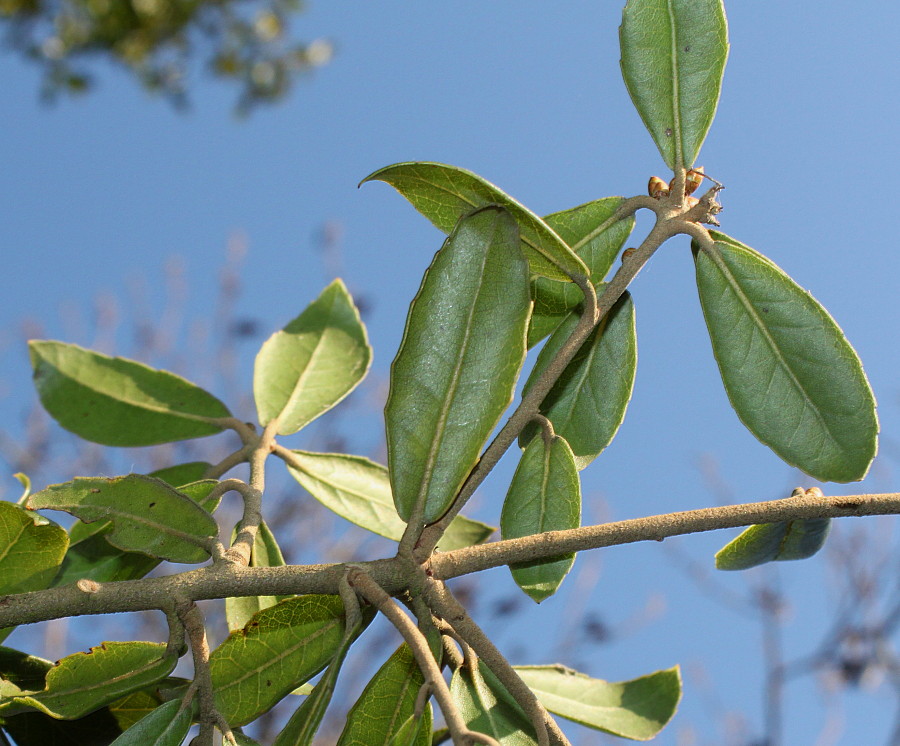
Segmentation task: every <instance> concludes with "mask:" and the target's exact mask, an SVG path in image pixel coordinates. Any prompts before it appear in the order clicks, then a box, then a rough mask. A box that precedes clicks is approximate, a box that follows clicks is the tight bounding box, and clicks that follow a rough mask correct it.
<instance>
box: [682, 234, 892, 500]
mask: <svg viewBox="0 0 900 746" xmlns="http://www.w3.org/2000/svg"><path fill="white" fill-rule="evenodd" d="M712 236H713V238H714V240H715V247H716V251H715V252H706V251H702V250H700V249H699V247H698V246H696V245H695V246H694V257H695V261H696V265H697V287H698V290H699V292H700V302H701V304H702V306H703V315H704V316H705V317H706V325H707V327H708V328H709V336H710V339H711V340H712V346H713V352H714V353H715V356H716V361H717V362H718V364H719V371H720V372H721V374H722V380H723V382H724V383H725V390H726V391H727V392H728V398H729V399H730V400H731V405H732V406H733V407H734V409H735V411H736V412H737V415H738V417H740V419H741V422H743V423H744V425H746V426H747V428H748V429H749V430H750V432H752V433H753V434H754V435H755V436H756V437H757V438H759V440H761V441H762V442H763V443H765V444H766V445H767V446H769V448H771V449H772V450H773V451H775V453H777V454H778V455H779V456H780V457H781V458H782V459H784V460H785V461H786V462H787V463H789V464H791V465H792V466H796V467H797V468H798V469H801V470H802V471H804V472H806V473H807V474H809V475H810V476H812V477H815V478H816V479H819V480H821V481H823V482H824V481H833V482H850V481H854V480H859V479H862V478H863V477H864V476H865V475H866V472H867V471H868V469H869V465H870V464H871V463H872V459H873V458H874V457H875V451H876V448H877V438H878V419H877V416H876V414H875V398H874V396H873V394H872V390H871V388H870V387H869V382H868V381H867V380H866V375H865V373H864V372H863V368H862V363H860V361H859V358H858V357H857V355H856V352H855V351H854V350H853V348H852V347H851V346H850V343H849V342H848V341H847V340H846V338H845V337H844V334H843V332H841V330H840V329H839V328H838V326H837V324H836V323H835V322H834V319H832V318H831V316H829V315H828V312H827V311H826V310H825V309H824V308H822V306H821V305H819V303H818V302H817V301H816V300H815V298H813V297H812V296H811V295H810V294H809V293H808V292H806V291H805V290H804V289H803V288H801V287H800V286H798V285H797V284H796V283H795V282H794V281H793V280H792V279H791V278H790V277H788V276H787V275H786V274H785V273H784V272H782V271H781V269H779V268H778V267H777V266H775V264H773V263H772V262H771V261H769V260H768V259H766V258H765V257H764V256H762V255H761V254H758V253H757V252H755V251H754V250H753V249H751V248H749V247H747V246H744V245H743V244H741V243H738V242H737V241H735V240H734V239H733V238H729V237H728V236H726V235H724V234H722V233H715V232H713V233H712Z"/></svg>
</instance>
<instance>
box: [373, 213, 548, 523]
mask: <svg viewBox="0 0 900 746" xmlns="http://www.w3.org/2000/svg"><path fill="white" fill-rule="evenodd" d="M528 285H529V283H528V266H527V264H526V263H525V260H524V259H523V258H522V254H521V252H520V251H519V240H518V232H517V230H516V224H515V222H514V221H513V219H512V218H511V217H510V215H509V213H508V212H507V211H506V210H505V209H503V208H498V207H487V208H484V209H482V210H478V211H477V212H474V213H472V214H471V215H469V216H467V217H465V218H463V219H462V220H460V222H459V225H458V226H457V228H456V229H454V231H453V233H451V234H450V237H449V238H448V239H447V241H446V242H445V243H444V246H443V248H441V250H440V251H438V253H437V254H436V255H435V258H434V261H433V262H432V265H431V267H429V269H428V270H427V271H426V273H425V278H424V280H423V281H422V287H421V288H420V289H419V292H418V294H417V295H416V297H415V299H414V300H413V302H412V305H411V306H410V310H409V317H408V318H407V321H406V330H405V331H404V333H403V341H402V342H401V344H400V350H399V351H398V352H397V357H396V358H395V359H394V363H393V365H392V366H391V384H390V392H389V394H388V400H387V406H386V407H385V425H386V430H387V446H388V465H389V471H390V476H391V485H392V487H393V494H394V503H395V505H396V507H397V512H398V513H399V514H400V517H401V518H402V519H403V520H405V521H408V520H409V518H410V516H411V515H412V514H413V513H414V512H415V511H416V509H417V508H418V509H420V510H422V511H423V521H424V523H430V522H432V521H434V520H436V519H437V518H439V517H440V516H441V515H442V514H443V513H444V511H445V510H447V508H448V507H449V506H450V503H451V502H452V501H453V498H454V496H455V495H456V493H457V491H458V490H459V488H460V487H461V486H462V483H463V481H464V480H465V478H466V476H468V474H469V472H470V471H471V469H472V467H473V466H474V465H475V463H476V461H477V460H478V457H479V454H480V451H481V448H482V446H483V445H484V443H485V441H486V440H487V438H488V436H489V435H490V433H491V431H492V430H493V429H494V427H495V426H496V425H497V423H498V422H499V420H500V416H501V415H502V414H503V411H504V410H505V409H506V407H507V406H508V405H509V403H510V402H511V401H512V394H513V389H514V387H515V382H516V378H517V377H518V375H519V369H520V368H521V366H522V362H523V360H524V358H525V331H526V328H527V325H528V315H529V312H530V310H531V298H530V296H529V288H528Z"/></svg>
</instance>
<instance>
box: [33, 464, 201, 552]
mask: <svg viewBox="0 0 900 746" xmlns="http://www.w3.org/2000/svg"><path fill="white" fill-rule="evenodd" d="M198 484H201V485H204V488H205V484H204V483H202V482H201V483H198ZM207 491H208V490H207ZM27 507H28V508H29V509H31V510H43V509H47V508H49V509H51V510H64V511H66V512H67V513H71V514H72V515H74V516H76V517H77V518H80V519H81V520H82V521H85V522H86V523H90V522H92V521H111V522H112V524H113V528H112V531H111V532H110V533H109V534H106V536H105V538H106V539H107V540H108V541H109V542H110V544H112V545H114V546H116V547H118V548H119V549H125V550H127V551H132V552H143V553H145V554H149V555H151V556H153V557H158V558H160V559H166V560H169V561H170V562H186V563H191V562H204V561H205V560H207V559H209V552H207V550H206V549H205V548H204V545H205V544H206V543H207V542H208V541H209V540H210V539H211V538H213V537H215V536H216V535H217V534H218V531H219V528H218V526H217V525H216V521H215V519H214V518H213V517H212V516H211V515H210V514H209V513H207V512H206V511H205V510H204V509H203V508H201V507H200V506H199V505H198V504H197V503H196V502H194V500H192V499H191V498H190V497H188V496H187V495H185V494H183V493H181V492H179V491H178V490H176V489H174V488H172V487H170V486H169V485H167V484H166V483H165V482H163V481H162V480H160V479H154V478H153V477H145V476H143V475H141V474H129V475H128V476H125V477H115V478H113V479H103V478H101V477H77V478H76V479H74V480H73V481H71V482H65V483H64V484H53V485H50V486H49V487H47V488H46V489H44V490H41V491H40V492H37V493H35V494H34V495H32V496H31V497H29V498H28V502H27Z"/></svg>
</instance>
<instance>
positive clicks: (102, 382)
mask: <svg viewBox="0 0 900 746" xmlns="http://www.w3.org/2000/svg"><path fill="white" fill-rule="evenodd" d="M28 346H29V350H30V352H31V365H32V367H33V368H34V383H35V386H36V388H37V392H38V395H39V396H40V398H41V403H42V404H43V405H44V408H45V409H46V410H47V411H48V412H49V413H50V415H51V416H52V417H53V419H55V420H56V421H57V422H58V423H59V424H60V425H62V426H63V427H64V428H66V430H71V431H72V432H73V433H75V434H76V435H79V436H81V437H82V438H84V439H85V440H90V441H92V442H94V443H102V444H103V445H107V446H149V445H155V444H157V443H171V442H173V441H176V440H187V439H188V438H199V437H202V436H204V435H214V434H215V433H218V432H220V431H221V430H222V428H221V427H220V426H219V425H217V424H214V423H213V422H211V421H210V420H211V419H212V418H218V417H229V416H230V413H229V411H228V408H227V407H226V406H225V405H224V404H222V402H220V401H219V400H218V399H216V398H215V397H214V396H213V395H212V394H209V393H207V392H206V391H204V390H203V389H201V388H199V387H198V386H195V385H194V384H192V383H190V382H189V381H186V380H184V379H183V378H180V377H179V376H176V375H174V374H173V373H169V372H167V371H162V370H155V369H153V368H150V367H148V366H146V365H143V364H142V363H138V362H135V361H134V360H126V359H124V358H119V357H108V356H106V355H101V354H100V353H99V352H92V351H91V350H85V349H83V348H81V347H78V346H77V345H71V344H65V343H63V342H50V341H32V342H29V345H28Z"/></svg>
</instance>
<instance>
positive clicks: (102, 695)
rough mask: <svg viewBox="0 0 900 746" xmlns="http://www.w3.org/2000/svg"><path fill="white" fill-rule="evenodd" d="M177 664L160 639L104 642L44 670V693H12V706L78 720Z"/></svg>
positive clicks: (166, 673) (163, 674) (154, 678)
mask: <svg viewBox="0 0 900 746" xmlns="http://www.w3.org/2000/svg"><path fill="white" fill-rule="evenodd" d="M177 662H178V658H177V656H174V655H167V654H166V646H165V645H164V644H161V643H155V642H105V643H103V644H102V645H100V646H98V647H95V648H91V649H90V651H89V652H87V653H75V654H74V655H69V656H66V657H65V658H63V659H62V660H61V661H59V663H57V664H56V665H55V666H54V667H53V668H51V669H50V670H49V671H47V677H46V686H45V687H44V690H43V691H40V692H27V693H24V694H23V695H22V696H18V697H14V698H13V702H14V706H15V705H24V706H26V707H33V708H35V709H38V710H40V711H41V712H44V713H45V714H47V715H50V716H51V717H54V718H62V719H64V720H72V719H75V718H80V717H83V716H85V715H87V714H88V713H90V712H93V711H94V710H97V709H99V708H100V707H103V705H106V704H109V703H110V702H114V701H115V700H117V699H119V698H120V697H122V695H123V694H128V693H129V692H133V691H136V690H138V689H141V688H143V687H145V686H149V685H150V684H154V683H156V682H157V681H160V680H161V679H164V678H165V677H166V676H168V675H169V674H170V673H171V672H172V669H173V668H175V664H176V663H177ZM5 712H6V711H5V710H4V713H5Z"/></svg>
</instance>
